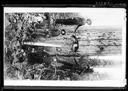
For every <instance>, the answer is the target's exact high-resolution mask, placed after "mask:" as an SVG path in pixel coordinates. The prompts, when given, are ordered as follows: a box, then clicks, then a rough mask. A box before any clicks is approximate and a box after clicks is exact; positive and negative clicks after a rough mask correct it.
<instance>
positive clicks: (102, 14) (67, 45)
mask: <svg viewBox="0 0 128 91" xmlns="http://www.w3.org/2000/svg"><path fill="white" fill-rule="evenodd" d="M3 34H4V36H3V37H4V38H3V39H4V40H3V41H4V60H3V67H4V69H3V70H4V74H3V75H4V85H5V86H74V87H75V86H77V87H124V86H125V85H126V9H125V8H75V7H72V8H48V7H46V8H45V7H4V30H3Z"/></svg>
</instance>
